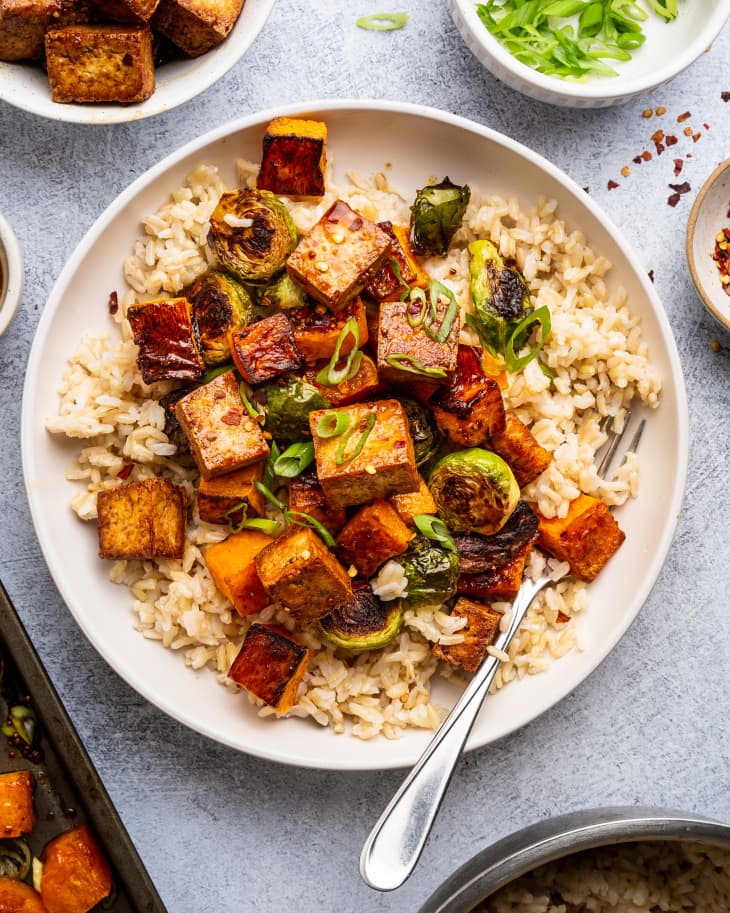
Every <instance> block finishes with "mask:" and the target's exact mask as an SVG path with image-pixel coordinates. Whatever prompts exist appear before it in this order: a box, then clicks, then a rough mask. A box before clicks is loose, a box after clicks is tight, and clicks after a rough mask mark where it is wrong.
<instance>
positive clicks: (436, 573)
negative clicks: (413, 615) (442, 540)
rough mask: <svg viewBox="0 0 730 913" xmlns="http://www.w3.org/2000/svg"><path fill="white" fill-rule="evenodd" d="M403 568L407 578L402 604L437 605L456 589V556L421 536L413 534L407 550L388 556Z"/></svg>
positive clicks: (417, 605)
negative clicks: (404, 601) (414, 536)
mask: <svg viewBox="0 0 730 913" xmlns="http://www.w3.org/2000/svg"><path fill="white" fill-rule="evenodd" d="M391 560H392V561H396V562H397V563H398V564H400V566H401V567H402V568H403V572H404V573H405V575H406V578H407V580H408V586H407V587H406V597H405V598H406V606H407V607H409V608H418V607H419V606H426V605H429V606H430V605H433V606H438V605H442V604H443V603H444V602H446V600H447V599H449V597H451V596H453V595H454V593H455V592H456V581H457V579H458V577H459V556H458V555H457V554H456V552H449V551H447V550H446V549H444V548H441V547H440V546H439V545H437V544H436V543H435V542H432V541H431V540H430V539H427V538H426V537H425V536H416V538H415V539H414V540H413V541H412V542H411V544H410V545H409V546H408V551H407V552H404V553H403V554H402V555H398V557H397V558H392V559H391Z"/></svg>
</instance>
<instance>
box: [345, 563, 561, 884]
mask: <svg viewBox="0 0 730 913" xmlns="http://www.w3.org/2000/svg"><path fill="white" fill-rule="evenodd" d="M548 582H549V581H548V580H547V579H546V578H540V579H538V580H537V581H531V580H526V581H525V582H523V584H522V586H521V587H520V591H519V593H518V595H517V599H516V600H515V602H514V604H513V606H512V620H511V622H510V624H509V627H508V629H507V631H505V632H502V633H501V634H500V636H499V637H498V638H497V641H496V642H495V644H494V646H495V647H496V648H497V649H500V650H503V649H504V648H505V647H507V646H508V644H509V642H510V641H511V640H512V638H513V637H514V635H515V633H516V631H517V629H518V628H519V626H520V622H521V621H522V619H523V618H524V616H525V614H526V612H527V610H528V608H529V607H530V603H531V602H532V600H533V599H534V598H535V596H536V595H537V594H538V593H539V591H540V590H541V589H542V588H543V586H545V584H546V583H548ZM499 664H500V660H499V658H498V657H496V656H492V655H489V656H487V657H486V658H485V659H484V660H483V662H482V663H481V665H480V666H479V668H478V669H477V671H476V672H475V674H474V676H473V678H472V680H471V681H470V682H469V685H468V686H467V688H466V689H465V691H464V693H463V694H462V695H461V697H460V698H459V700H458V702H457V703H456V705H455V706H454V708H453V710H452V711H451V713H450V714H449V715H448V716H447V717H446V719H445V720H444V722H443V723H442V724H441V726H440V727H439V729H438V730H437V732H436V735H435V736H434V737H433V739H432V740H431V742H430V743H429V745H428V747H427V748H426V750H425V751H424V752H423V754H422V755H421V757H420V758H419V760H418V761H417V762H416V765H415V767H414V768H413V770H412V771H411V772H410V774H409V775H408V776H407V777H406V779H405V780H404V781H403V783H402V784H401V786H400V789H399V790H398V791H397V792H396V794H395V795H394V796H393V798H392V799H391V801H390V802H389V803H388V805H387V807H386V809H385V811H384V812H383V814H382V815H381V816H380V818H379V819H378V822H377V824H376V825H375V827H374V828H373V829H372V831H371V832H370V836H369V837H368V839H367V840H366V841H365V845H364V846H363V849H362V853H361V855H360V875H361V877H362V879H363V881H364V882H365V883H366V884H368V885H369V886H370V887H371V888H375V889H376V890H377V891H392V890H394V889H395V888H397V887H399V886H400V885H402V884H403V882H404V881H405V880H406V879H407V878H408V876H409V875H410V874H411V872H412V871H413V869H414V867H415V865H416V863H417V862H418V858H419V857H420V855H421V853H422V851H423V847H424V846H425V844H426V840H427V839H428V835H429V833H430V832H431V828H432V826H433V822H434V820H435V819H436V815H437V814H438V811H439V808H440V806H441V802H442V800H443V797H444V794H445V793H446V789H447V787H448V785H449V782H450V780H451V777H452V774H453V772H454V768H455V766H456V762H457V761H458V759H459V756H460V755H461V752H462V750H463V748H464V743H465V742H466V740H467V738H468V736H469V733H470V732H471V729H472V726H473V725H474V721H475V719H476V717H477V714H478V713H479V710H480V708H481V705H482V702H483V701H484V698H485V697H486V696H487V692H488V691H489V686H490V685H491V684H492V680H493V679H494V676H495V675H496V673H497V669H498V668H499Z"/></svg>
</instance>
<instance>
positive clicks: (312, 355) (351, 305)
mask: <svg viewBox="0 0 730 913" xmlns="http://www.w3.org/2000/svg"><path fill="white" fill-rule="evenodd" d="M287 317H288V318H289V323H290V324H291V327H292V332H293V333H294V343H295V345H296V347H297V349H298V350H299V352H300V354H301V356H302V358H303V359H304V361H305V362H306V363H307V364H312V363H314V362H316V361H319V360H324V361H325V362H327V361H329V359H330V358H331V357H332V355H333V354H334V351H335V348H336V346H337V340H338V339H339V336H340V333H342V331H343V329H344V327H345V324H346V323H347V321H348V320H350V319H353V320H354V321H355V323H356V324H357V328H358V331H359V333H360V343H359V345H360V346H364V345H365V343H366V342H367V341H368V324H367V320H366V316H365V305H364V304H363V302H362V298H360V296H359V295H356V296H355V297H354V298H353V299H352V301H348V302H347V304H346V305H345V307H343V308H342V310H341V311H338V312H337V313H336V314H333V313H332V311H331V310H329V308H327V307H325V306H324V305H323V304H322V303H321V302H319V301H315V302H312V303H311V304H310V305H307V306H306V307H300V308H290V309H289V310H288V311H287ZM354 348H355V337H354V336H353V334H352V333H348V334H347V336H346V337H345V338H344V339H343V341H342V344H341V346H340V355H342V356H345V355H347V353H348V352H350V351H351V350H352V349H354Z"/></svg>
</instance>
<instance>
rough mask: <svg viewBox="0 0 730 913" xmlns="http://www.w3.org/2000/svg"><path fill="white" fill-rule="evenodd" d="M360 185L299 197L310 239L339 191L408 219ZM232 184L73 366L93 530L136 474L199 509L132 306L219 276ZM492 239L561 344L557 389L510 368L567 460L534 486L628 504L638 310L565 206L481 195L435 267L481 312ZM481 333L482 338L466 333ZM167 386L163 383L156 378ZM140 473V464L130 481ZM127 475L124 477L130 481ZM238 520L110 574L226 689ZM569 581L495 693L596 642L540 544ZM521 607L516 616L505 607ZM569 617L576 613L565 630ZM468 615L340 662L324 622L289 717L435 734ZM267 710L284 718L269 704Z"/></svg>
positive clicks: (438, 618)
mask: <svg viewBox="0 0 730 913" xmlns="http://www.w3.org/2000/svg"><path fill="white" fill-rule="evenodd" d="M239 171H240V179H241V183H242V184H249V185H252V184H253V183H254V181H255V171H256V166H255V165H252V164H250V163H247V162H240V163H239ZM348 178H349V184H348V185H347V186H344V187H342V186H341V187H334V186H330V189H329V190H328V193H327V195H326V196H325V197H324V198H323V199H322V200H321V201H319V202H318V203H316V204H313V203H302V202H296V203H291V209H292V212H293V215H294V219H295V221H296V223H297V226H298V228H299V229H300V231H305V230H307V229H308V228H309V227H311V225H313V224H314V222H316V221H317V219H318V218H319V216H320V215H321V214H322V213H323V212H324V211H325V209H326V208H327V207H328V206H329V205H330V203H331V202H333V201H334V199H336V198H337V197H340V198H342V199H344V200H346V201H347V202H348V203H349V204H350V205H351V206H352V207H353V208H354V209H356V210H358V211H360V212H361V213H362V214H363V215H365V216H366V217H368V218H370V219H374V220H379V219H380V220H382V219H390V220H392V221H393V222H396V223H398V222H400V223H401V224H404V223H406V224H407V222H408V219H409V208H408V207H409V201H408V200H407V199H406V198H405V197H403V196H401V195H400V194H399V193H398V192H396V191H394V190H393V189H391V188H390V187H389V186H388V182H387V180H386V178H385V177H384V176H383V175H376V176H375V177H374V178H372V179H368V180H363V179H361V178H360V177H359V176H358V175H354V174H352V175H349V176H348ZM223 189H224V187H223V182H222V181H221V179H220V176H219V175H218V172H217V169H216V168H215V167H213V166H209V165H201V166H200V167H198V168H196V169H195V171H194V172H193V173H192V174H191V175H190V176H189V178H188V180H187V183H186V185H185V186H184V187H181V188H178V189H177V190H175V191H174V192H173V193H172V195H171V197H170V199H169V201H168V202H167V203H165V204H164V205H163V206H162V207H161V208H160V209H159V210H158V211H157V212H156V213H154V214H152V215H150V216H148V217H147V218H146V219H144V220H143V225H144V231H145V234H144V235H143V236H142V237H140V238H139V239H138V240H137V242H136V243H135V245H134V249H133V251H132V253H131V255H129V256H128V257H127V258H126V260H125V261H124V273H125V276H126V279H127V282H128V283H129V289H128V290H127V291H126V293H124V294H122V295H120V307H119V310H118V313H117V315H116V320H117V322H118V323H119V329H120V333H121V341H120V340H119V339H114V340H112V339H110V338H108V337H105V338H96V339H88V338H87V339H84V340H83V341H82V343H81V346H80V349H79V351H78V352H77V353H76V354H75V355H74V357H73V358H72V359H71V360H70V362H69V365H68V369H67V371H66V372H65V375H64V378H63V382H62V388H61V391H60V392H61V402H60V408H59V412H58V415H56V416H54V417H52V418H50V419H49V420H48V421H47V427H48V429H49V430H50V431H52V432H55V433H59V434H66V435H68V436H70V437H74V438H80V439H83V441H84V444H83V449H82V450H81V451H80V453H79V455H78V457H77V459H76V460H75V461H74V463H73V465H72V466H71V467H70V468H69V470H68V473H67V478H68V479H71V480H74V481H78V482H83V487H82V489H81V490H80V491H79V493H77V494H76V496H75V497H74V498H73V501H72V506H73V509H74V510H75V511H76V513H77V514H78V516H79V517H80V518H82V519H83V520H92V519H94V518H95V517H96V493H97V492H98V491H99V489H102V488H113V487H115V486H118V485H120V484H122V480H121V479H120V477H119V473H120V472H122V470H123V469H124V468H125V467H129V466H132V469H131V475H129V476H128V478H129V480H138V479H143V478H148V477H153V476H157V475H159V476H163V477H166V478H168V479H170V480H171V481H174V482H176V483H177V484H181V485H184V486H185V488H186V491H187V493H188V495H189V496H190V499H191V502H192V501H193V500H194V499H193V497H192V496H193V493H194V480H195V477H196V473H195V471H193V470H191V469H189V468H187V467H186V466H183V465H181V464H180V463H179V462H177V461H176V459H175V448H174V447H173V446H172V445H171V444H170V443H169V441H168V440H167V437H166V436H165V433H164V424H165V422H164V414H163V410H162V408H161V407H160V406H159V404H158V403H157V401H156V400H154V399H150V398H148V397H149V388H147V387H146V386H145V385H144V384H143V382H142V379H141V376H140V374H139V372H138V370H137V365H136V346H135V345H134V343H133V341H132V338H131V331H130V328H129V325H128V323H127V321H126V319H125V314H126V310H127V308H128V307H129V306H130V305H131V304H133V303H135V302H137V301H144V300H149V299H150V298H153V297H155V296H159V295H160V294H165V293H167V294H171V295H174V294H177V293H179V292H180V291H181V290H182V289H183V288H184V287H185V286H186V285H187V284H189V283H190V282H191V281H192V280H193V278H195V277H196V276H197V275H199V274H200V273H202V272H204V271H205V269H206V268H207V267H208V266H209V254H208V249H207V246H206V243H205V241H206V235H207V230H208V220H209V218H210V215H211V212H212V210H213V209H214V207H215V205H216V202H217V200H218V197H219V196H220V194H221V192H222V191H223ZM477 237H482V238H489V239H490V240H492V241H493V242H494V243H495V244H496V245H497V246H498V247H499V249H500V251H501V253H502V254H503V256H505V257H510V258H513V259H514V261H515V262H516V264H517V266H518V268H519V269H520V270H521V271H522V273H523V275H524V277H525V279H526V281H527V284H528V286H529V288H530V291H531V294H532V298H533V303H534V305H535V306H536V307H538V306H540V305H543V304H547V305H549V307H550V311H551V318H552V335H551V338H550V340H549V342H548V344H547V345H546V346H545V348H544V349H543V358H544V360H545V362H546V363H547V364H548V365H549V367H550V368H551V369H552V370H553V371H554V372H555V378H554V382H553V386H552V388H551V385H550V381H549V379H548V378H547V377H546V376H545V374H543V373H542V371H541V370H540V368H539V366H538V364H537V362H536V361H533V362H531V363H530V364H529V365H528V367H527V369H526V370H525V371H524V372H523V373H521V374H517V375H510V378H509V386H508V389H507V390H506V391H505V393H504V399H505V405H506V406H507V407H508V408H510V409H513V410H515V411H516V413H517V415H518V416H519V418H520V419H522V421H524V422H526V423H527V424H528V425H530V426H531V429H532V432H533V434H534V435H535V437H536V438H537V440H538V441H539V443H540V444H542V446H543V447H545V448H546V449H548V450H550V451H551V452H552V453H553V457H554V459H553V462H552V464H551V465H550V467H549V468H548V469H547V470H546V472H544V473H543V475H542V476H541V477H540V478H539V479H538V480H537V481H536V482H534V483H532V484H531V485H530V487H529V488H528V489H527V490H526V496H528V497H529V498H530V499H532V500H534V501H536V503H537V505H538V507H539V509H540V511H541V512H542V513H544V514H545V515H547V516H555V515H563V516H564V515H565V512H566V511H567V508H568V503H569V502H570V500H571V499H573V498H575V497H576V496H577V495H578V493H579V491H583V492H585V493H587V494H592V495H595V496H599V497H601V498H602V499H603V500H604V501H606V502H607V503H608V504H611V505H614V504H622V503H624V501H625V500H626V499H627V498H629V497H635V496H636V494H637V490H638V465H637V462H636V458H635V457H633V458H631V459H629V460H628V461H627V462H626V463H625V464H624V465H623V466H622V468H621V469H620V470H619V472H618V474H617V475H616V477H615V478H614V479H613V480H612V481H609V482H604V481H602V480H601V479H600V478H598V476H597V475H596V471H595V468H594V456H595V453H596V450H597V449H598V448H599V447H600V445H601V444H602V443H603V442H604V440H605V435H604V433H603V432H602V431H601V429H600V427H599V423H600V420H601V418H602V417H604V416H606V415H612V416H614V417H615V419H616V420H617V421H618V423H619V425H620V423H621V422H622V421H623V418H624V414H625V409H626V407H627V406H628V404H629V403H630V402H631V400H632V399H634V398H639V399H641V400H642V401H643V402H644V403H646V404H648V405H649V406H652V407H653V406H656V405H657V403H658V397H659V393H660V381H659V378H658V377H657V374H656V372H655V370H654V368H653V367H652V365H651V364H650V362H649V359H648V353H647V349H646V345H645V343H644V342H643V341H642V339H641V331H640V326H639V318H638V317H637V316H636V315H634V314H632V313H631V311H630V309H629V307H628V305H627V301H626V295H625V293H624V292H622V291H620V290H619V291H611V292H610V293H609V291H608V289H607V286H606V283H605V276H606V273H607V272H608V271H609V269H610V263H609V262H608V261H607V260H606V259H605V258H604V257H602V256H601V255H600V254H598V253H596V252H595V251H594V250H592V248H591V247H590V246H589V245H588V244H587V242H586V239H585V237H584V236H583V235H582V234H581V232H580V231H577V230H570V229H569V228H568V227H567V226H566V225H565V223H564V222H563V221H562V220H561V219H560V218H559V216H558V215H557V214H556V203H555V202H554V201H550V200H539V201H538V202H537V204H536V206H535V207H534V208H533V209H531V210H529V211H524V210H523V209H522V208H521V207H520V204H519V203H518V201H517V200H516V199H508V200H507V199H502V198H500V197H499V196H497V195H494V194H484V195H480V194H479V193H477V192H475V191H474V188H472V200H471V203H470V204H469V209H468V211H467V215H466V217H465V220H464V223H463V225H462V228H461V229H460V230H459V232H458V234H457V236H456V238H455V243H454V245H453V246H452V250H451V252H450V254H449V255H448V257H446V258H445V259H438V260H436V259H434V260H433V261H431V262H429V263H427V264H426V266H427V269H428V270H429V272H430V273H431V275H432V276H434V277H435V278H439V279H441V280H442V281H444V282H445V283H446V284H447V285H449V286H450V287H451V288H452V289H453V291H454V293H455V295H456V297H457V300H458V301H459V303H460V304H461V306H462V307H464V308H465V309H469V308H470V307H471V304H470V297H469V287H468V269H467V257H468V254H467V251H466V244H467V243H468V242H469V241H471V240H472V239H474V238H477ZM465 335H466V339H467V341H474V340H470V339H468V331H467V332H466V334H465ZM158 386H159V385H158ZM126 471H127V470H125V472H126ZM123 477H124V473H123ZM226 534H227V531H226V529H225V528H224V527H221V526H214V525H210V524H207V523H204V522H201V521H200V520H199V519H198V518H197V516H196V515H195V514H194V515H193V517H192V519H191V522H190V523H189V524H188V531H187V545H186V548H185V554H184V557H183V559H182V560H181V561H180V560H154V561H127V562H115V563H114V564H113V565H112V566H111V572H110V576H111V579H112V580H113V581H114V582H116V583H119V584H123V585H126V586H128V587H129V588H130V590H131V593H132V596H133V600H134V612H135V614H136V626H137V628H138V629H139V631H140V632H141V633H142V635H143V636H144V637H147V638H150V639H153V640H159V641H160V642H161V643H162V644H163V645H164V646H165V647H168V648H170V649H173V650H179V651H181V653H182V654H183V655H184V657H185V662H186V664H187V665H189V666H191V667H192V668H194V669H199V668H202V667H210V668H211V669H212V670H214V671H215V673H216V674H217V676H218V678H219V679H220V681H221V682H222V683H225V684H227V686H228V687H233V686H232V684H231V683H230V681H227V671H228V668H229V666H230V664H231V662H232V660H233V659H234V657H235V656H236V654H237V652H238V649H239V646H240V643H241V640H242V638H243V636H244V634H245V631H246V629H247V628H248V626H249V625H250V623H251V621H252V618H246V619H242V618H240V617H239V616H238V614H237V612H236V611H235V610H233V609H232V607H231V606H230V604H229V603H228V602H227V601H226V600H225V599H224V598H223V597H222V596H221V595H220V594H219V593H218V592H217V590H216V588H215V586H214V585H213V582H212V580H211V577H210V575H209V573H208V570H207V567H206V565H205V562H204V560H203V552H204V549H205V547H206V546H207V545H208V544H210V543H212V542H216V541H220V540H221V539H223V538H225V536H226ZM546 560H548V561H549V562H550V569H551V572H552V574H553V577H554V579H555V580H556V581H557V582H556V585H555V586H554V587H551V588H548V589H547V590H546V591H544V592H543V594H542V595H541V596H540V597H539V598H538V599H537V600H536V601H535V603H534V604H533V606H532V608H531V609H530V611H529V613H528V615H527V618H526V619H525V622H524V623H523V625H522V627H521V629H520V632H519V633H518V635H517V636H516V637H515V639H514V640H513V642H512V644H511V645H510V648H509V660H508V661H505V662H504V663H503V664H502V666H501V668H500V670H499V673H498V675H497V678H496V679H495V682H494V685H493V688H495V689H498V688H501V687H502V686H503V685H504V684H506V683H507V682H510V681H512V680H513V679H515V678H520V677H522V676H524V675H526V674H532V673H537V672H540V671H542V670H544V669H546V668H547V667H548V666H549V665H550V663H551V661H552V660H553V659H556V658H558V657H561V656H563V655H564V654H566V653H568V652H569V651H571V650H574V649H576V648H577V649H580V637H579V633H580V632H579V621H580V616H581V615H582V613H583V612H584V611H585V609H586V608H587V606H588V594H587V592H586V587H585V585H584V584H582V583H579V582H576V581H575V580H573V579H571V578H568V577H567V576H566V573H567V571H568V567H567V565H565V564H562V563H561V562H558V561H555V560H553V559H546V558H545V557H544V556H543V555H541V554H540V553H538V552H533V553H532V557H531V559H530V563H529V565H528V568H527V572H528V573H530V574H538V573H539V572H540V570H541V567H542V565H543V564H544V562H545V561H546ZM496 608H497V609H499V610H500V611H502V612H507V611H508V609H509V606H507V605H501V606H500V605H497V606H496ZM258 618H259V620H261V619H263V620H272V619H275V620H276V621H277V622H278V623H280V624H283V625H285V626H286V627H288V628H290V629H291V628H292V627H293V623H292V621H291V619H290V618H289V616H288V615H287V614H286V613H285V612H283V611H281V610H278V609H277V608H276V607H269V608H268V609H266V610H265V611H264V613H263V615H262V616H258ZM566 619H568V620H567V621H566ZM462 624H463V622H461V621H459V620H458V619H455V618H451V617H450V616H449V615H448V614H447V613H446V612H444V611H440V610H435V611H434V610H433V609H431V608H429V609H419V610H417V611H412V610H409V611H408V612H407V614H406V622H405V627H404V629H403V631H402V633H401V634H400V636H399V637H398V638H397V639H396V641H395V642H393V643H391V644H390V645H388V646H387V647H386V648H385V649H383V650H381V651H378V652H376V653H375V654H367V653H366V654H362V655H360V656H358V657H356V658H355V659H350V660H345V659H343V658H341V657H340V656H339V655H338V654H337V653H336V652H335V651H334V650H333V648H332V647H331V646H330V645H328V644H324V643H322V642H320V640H319V639H318V637H317V636H316V634H315V633H314V632H313V631H312V630H311V629H310V630H307V631H305V632H303V633H302V632H298V637H299V638H300V639H301V640H302V641H303V642H305V643H306V645H307V646H309V647H311V648H312V649H313V650H315V657H314V660H313V662H312V663H311V665H310V668H309V671H308V673H307V675H306V677H305V680H304V682H303V684H302V686H301V691H300V697H299V700H298V703H297V704H296V706H295V707H294V708H293V710H292V711H291V712H290V713H291V715H294V716H305V717H311V718H313V719H314V720H315V721H317V722H318V723H320V724H322V725H323V726H332V727H333V728H334V729H335V731H338V732H342V731H345V730H346V729H348V730H349V731H351V732H352V733H353V734H354V735H356V736H358V737H360V738H364V739H367V738H370V737H372V736H374V735H376V734H378V733H382V734H383V735H384V736H386V737H387V738H397V737H398V735H399V734H400V733H401V732H402V730H403V729H404V728H407V727H414V726H415V727H423V728H427V729H434V728H436V727H437V726H438V724H439V722H440V720H441V719H442V717H443V714H444V710H443V708H439V707H437V706H435V705H434V704H433V703H432V702H431V699H430V687H429V682H430V679H431V678H432V676H433V675H434V674H435V673H436V672H437V670H438V671H440V672H441V673H443V674H444V675H446V676H447V677H449V676H451V675H452V673H451V672H450V671H449V669H448V668H446V664H442V666H441V667H439V662H438V661H437V660H436V659H435V658H434V657H433V656H432V655H431V644H432V643H433V642H436V641H439V642H441V643H446V644H449V643H455V642H458V641H459V640H460V639H461V635H460V634H459V627H460V626H461V625H462ZM259 713H260V714H261V715H271V713H272V711H271V710H270V709H269V708H266V707H262V708H260V710H259Z"/></svg>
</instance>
